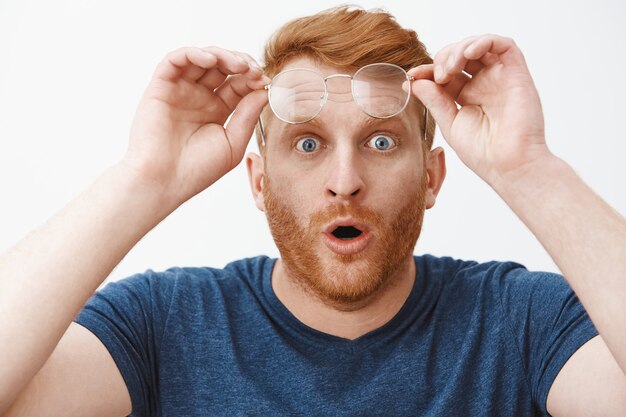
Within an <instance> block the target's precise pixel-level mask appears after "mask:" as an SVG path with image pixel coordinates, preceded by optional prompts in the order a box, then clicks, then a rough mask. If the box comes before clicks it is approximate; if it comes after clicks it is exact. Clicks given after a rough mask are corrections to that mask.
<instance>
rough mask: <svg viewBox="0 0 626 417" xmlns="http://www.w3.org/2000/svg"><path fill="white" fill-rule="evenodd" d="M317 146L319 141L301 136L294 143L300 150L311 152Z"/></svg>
mask: <svg viewBox="0 0 626 417" xmlns="http://www.w3.org/2000/svg"><path fill="white" fill-rule="evenodd" d="M318 146H319V142H318V141H317V140H316V139H313V138H302V139H300V140H299V141H298V142H297V143H296V149H297V150H299V151H300V152H305V153H311V152H314V151H315V150H316V149H317V147H318Z"/></svg>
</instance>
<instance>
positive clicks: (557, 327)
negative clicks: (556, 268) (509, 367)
mask: <svg viewBox="0 0 626 417" xmlns="http://www.w3.org/2000/svg"><path fill="white" fill-rule="evenodd" d="M516 265H517V264H516ZM518 266H519V267H516V268H513V269H509V268H505V269H509V270H508V271H506V272H504V271H503V273H502V274H499V275H500V278H501V279H500V283H501V287H500V289H501V296H502V307H503V309H504V314H505V317H506V319H507V320H506V321H507V323H509V328H510V329H511V331H512V333H513V336H514V338H515V340H516V342H517V346H518V348H519V350H520V355H521V357H522V361H523V362H524V364H525V366H526V371H527V375H528V382H529V385H530V389H531V393H532V396H533V400H534V401H535V403H536V405H537V407H538V408H539V410H541V412H542V413H543V414H545V415H547V414H548V412H547V408H546V401H547V398H548V392H549V391H550V387H551V386H552V383H553V382H554V379H555V378H556V376H557V375H558V373H559V371H560V370H561V368H562V367H563V365H565V363H566V362H567V360H568V359H569V358H570V357H571V356H572V354H574V352H576V351H577V350H578V349H579V348H580V347H581V346H582V345H583V344H585V343H586V342H587V341H589V340H590V339H591V338H593V337H594V336H596V335H598V331H597V330H596V328H595V326H594V325H593V323H592V322H591V319H590V318H589V316H588V315H587V312H586V311H585V309H584V308H583V306H582V304H581V303H580V301H579V300H578V297H577V296H576V294H575V293H574V291H573V290H572V288H571V287H570V286H569V284H568V283H567V281H565V278H563V277H562V276H561V275H558V274H554V273H549V272H529V271H528V270H526V269H525V268H523V267H521V266H520V265H518Z"/></svg>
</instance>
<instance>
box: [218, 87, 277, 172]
mask: <svg viewBox="0 0 626 417" xmlns="http://www.w3.org/2000/svg"><path fill="white" fill-rule="evenodd" d="M266 104H267V91H265V90H257V91H253V92H251V93H250V94H247V95H246V96H245V97H244V98H242V99H241V101H240V102H239V103H238V104H237V107H235V111H234V112H233V114H232V115H231V117H230V120H229V121H228V123H227V124H226V127H225V129H224V130H225V133H226V139H228V142H229V143H230V147H231V149H232V152H233V154H232V155H233V156H232V166H231V168H232V167H234V166H235V165H237V164H238V163H239V162H241V160H242V159H243V154H244V152H245V150H246V146H248V142H249V141H250V138H251V137H252V132H253V131H254V126H255V125H256V123H257V121H258V120H259V116H260V114H261V111H262V110H263V107H265V105H266Z"/></svg>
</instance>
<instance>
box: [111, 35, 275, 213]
mask: <svg viewBox="0 0 626 417" xmlns="http://www.w3.org/2000/svg"><path fill="white" fill-rule="evenodd" d="M268 83H269V79H268V78H267V77H266V76H264V75H263V71H262V70H261V68H260V67H259V66H258V64H256V62H255V61H254V59H253V58H252V57H250V56H249V55H247V54H244V53H240V52H232V51H227V50H224V49H221V48H217V47H207V48H202V49H200V48H181V49H178V50H176V51H173V52H171V53H169V54H168V55H167V56H166V57H165V59H164V60H163V61H162V62H161V63H160V64H159V65H158V67H157V69H156V71H155V73H154V76H153V78H152V80H151V82H150V84H149V85H148V87H147V89H146V91H145V93H144V94H143V96H142V98H141V101H140V103H139V107H138V109H137V113H136V115H135V119H134V121H133V126H132V129H131V134H130V143H129V146H128V150H127V153H126V155H125V156H124V158H123V160H122V165H124V167H126V168H130V169H129V172H131V173H132V175H133V176H134V179H136V180H139V181H140V182H141V183H142V184H147V185H149V186H150V187H154V188H155V189H156V190H158V192H159V193H161V194H162V197H163V198H164V203H165V204H168V205H171V207H172V209H174V208H176V207H178V205H180V204H182V203H183V202H185V201H186V200H188V199H189V198H191V197H193V196H194V195H196V194H198V193H199V192H201V191H202V190H204V189H206V188H207V187H208V186H210V185H211V184H213V183H214V182H215V181H217V180H218V179H219V178H221V177H222V176H223V175H224V174H226V173H227V172H228V171H230V170H231V169H233V168H234V167H235V166H236V165H237V164H238V163H239V162H240V161H241V160H242V158H243V154H244V152H245V149H246V146H247V144H248V141H249V140H250V137H251V135H252V132H253V130H254V126H255V124H256V122H257V120H258V117H259V114H260V112H261V110H262V108H263V107H264V106H265V104H266V103H267V93H266V92H265V91H264V90H263V86H264V85H266V84H268ZM257 90H261V91H257ZM233 112H234V113H233ZM231 114H232V117H231V119H230V120H229V122H228V124H227V125H226V126H225V125H224V124H225V123H226V120H227V119H228V117H229V116H230V115H231Z"/></svg>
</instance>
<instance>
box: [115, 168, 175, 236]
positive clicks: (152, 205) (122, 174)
mask: <svg viewBox="0 0 626 417" xmlns="http://www.w3.org/2000/svg"><path fill="white" fill-rule="evenodd" d="M105 175H106V176H108V177H109V179H110V181H111V182H112V184H113V186H114V188H115V189H116V190H119V193H120V194H122V195H123V197H124V198H126V199H128V201H129V203H130V204H132V205H133V207H134V208H139V209H140V210H142V211H145V212H146V214H149V217H151V218H153V222H152V223H154V225H156V224H158V223H159V222H160V221H161V220H163V219H164V218H165V217H167V216H168V215H169V214H170V213H171V212H173V211H174V210H175V209H176V208H177V207H178V206H179V205H180V203H178V202H176V201H174V199H173V198H172V197H171V195H170V193H169V192H168V190H167V187H166V185H165V184H162V183H160V182H159V181H157V180H154V179H150V178H146V177H144V176H142V175H141V174H140V172H139V171H138V170H137V169H135V168H134V167H133V165H132V164H130V163H128V162H127V161H126V160H121V161H119V162H117V163H116V164H114V165H113V166H111V167H110V168H109V169H108V170H107V172H106V173H105Z"/></svg>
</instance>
